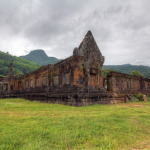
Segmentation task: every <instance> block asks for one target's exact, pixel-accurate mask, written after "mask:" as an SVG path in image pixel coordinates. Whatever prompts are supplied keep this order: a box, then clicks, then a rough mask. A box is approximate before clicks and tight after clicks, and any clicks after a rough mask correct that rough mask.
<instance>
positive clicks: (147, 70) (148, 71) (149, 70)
mask: <svg viewBox="0 0 150 150" xmlns="http://www.w3.org/2000/svg"><path fill="white" fill-rule="evenodd" d="M103 68H104V69H111V70H114V71H117V72H122V73H127V74H130V73H131V71H133V70H135V71H140V72H141V73H142V74H143V75H144V76H145V77H149V78H150V67H149V66H143V65H139V66H138V65H131V64H124V65H104V66H103Z"/></svg>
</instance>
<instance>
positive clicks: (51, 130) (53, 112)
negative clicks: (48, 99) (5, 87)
mask: <svg viewBox="0 0 150 150" xmlns="http://www.w3.org/2000/svg"><path fill="white" fill-rule="evenodd" d="M51 149H54V150H55V149H56V150H57V149H58V150H63V149H68V150H72V149H74V150H80V149H81V150H138V149H142V150H143V149H145V150H146V149H147V150H149V149H150V102H130V103H124V104H116V105H93V106H84V107H73V106H64V105H59V104H47V103H39V102H31V101H27V100H23V99H0V150H51Z"/></svg>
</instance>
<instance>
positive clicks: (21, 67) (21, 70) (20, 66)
mask: <svg viewBox="0 0 150 150" xmlns="http://www.w3.org/2000/svg"><path fill="white" fill-rule="evenodd" d="M10 59H11V60H13V73H14V74H27V73H29V72H32V71H34V70H36V69H38V68H39V67H40V66H39V65H38V64H36V63H33V62H31V61H29V60H27V59H24V58H21V57H16V56H12V55H10V54H8V53H4V52H1V51H0V75H4V76H6V75H8V72H9V64H10Z"/></svg>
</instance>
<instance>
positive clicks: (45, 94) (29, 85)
mask: <svg viewBox="0 0 150 150" xmlns="http://www.w3.org/2000/svg"><path fill="white" fill-rule="evenodd" d="M103 63H104V56H102V54H101V52H100V50H99V48H98V46H97V44H96V42H95V39H94V37H93V35H92V33H91V31H88V33H87V34H86V36H85V37H84V39H83V41H82V42H81V44H80V45H79V47H78V48H75V49H74V50H73V55H72V56H70V57H68V58H66V59H64V60H62V61H61V62H59V63H57V64H54V65H51V64H49V65H47V66H42V67H41V68H40V69H38V70H36V71H34V72H31V73H29V74H27V75H24V76H20V77H15V76H12V75H11V76H8V77H7V78H3V79H0V95H1V97H6V96H7V97H22V98H27V99H34V100H41V101H46V102H51V103H63V104H69V105H76V106H81V105H89V104H99V103H100V104H101V103H105V104H106V103H114V102H120V101H124V98H125V96H126V94H128V93H136V92H144V93H150V79H146V78H138V77H134V76H131V75H126V74H122V73H117V72H111V73H109V74H108V76H107V78H106V79H105V80H104V78H103V77H102V66H103ZM11 69H12V67H11ZM104 84H105V85H104ZM116 93H126V94H124V95H121V97H118V96H117V97H114V95H115V94H116Z"/></svg>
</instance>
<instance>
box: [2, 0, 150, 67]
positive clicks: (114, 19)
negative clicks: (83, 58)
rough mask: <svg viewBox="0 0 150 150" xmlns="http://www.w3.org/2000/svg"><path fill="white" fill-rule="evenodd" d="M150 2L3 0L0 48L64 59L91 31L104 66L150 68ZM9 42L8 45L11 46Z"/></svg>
mask: <svg viewBox="0 0 150 150" xmlns="http://www.w3.org/2000/svg"><path fill="white" fill-rule="evenodd" d="M149 5H150V1H149V0H132V1H131V0H127V1H121V0H105V1H103V0H99V1H97V0H86V2H85V1H80V0H76V1H75V0H61V1H60V0H9V2H6V1H5V0H0V18H1V19H0V33H1V34H0V50H3V51H9V52H10V53H11V54H13V55H24V54H26V53H27V52H28V51H30V50H32V49H37V48H42V49H44V50H46V53H47V54H48V55H49V56H55V57H58V58H65V57H68V56H70V55H71V54H72V51H73V49H74V47H77V46H78V45H79V44H80V42H81V41H82V39H83V37H84V36H85V34H86V32H87V31H88V30H91V31H92V32H93V35H94V37H95V40H96V41H97V44H98V45H99V48H100V50H101V52H102V53H103V55H104V56H105V57H106V62H105V64H125V63H132V64H144V65H150V59H149V55H150V50H149V47H150V19H149V17H150V15H149V14H150V9H149ZM8 43H9V44H8Z"/></svg>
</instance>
